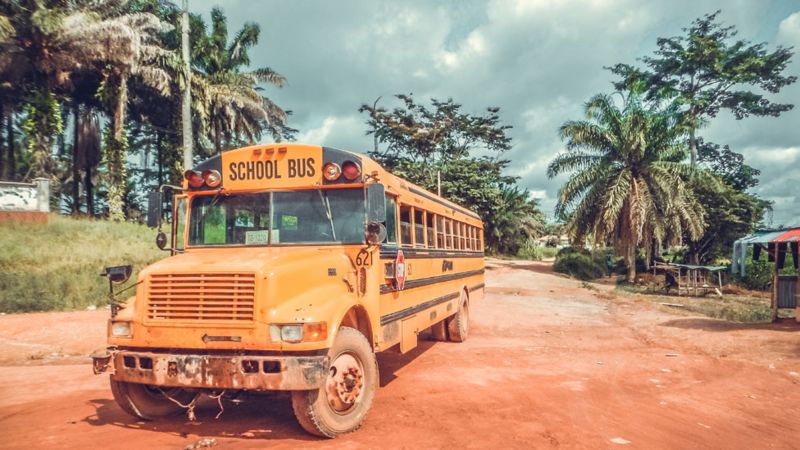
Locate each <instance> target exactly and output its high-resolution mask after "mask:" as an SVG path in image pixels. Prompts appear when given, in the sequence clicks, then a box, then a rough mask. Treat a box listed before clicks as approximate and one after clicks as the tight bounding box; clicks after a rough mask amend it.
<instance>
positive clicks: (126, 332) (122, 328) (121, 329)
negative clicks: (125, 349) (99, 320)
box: [111, 321, 133, 338]
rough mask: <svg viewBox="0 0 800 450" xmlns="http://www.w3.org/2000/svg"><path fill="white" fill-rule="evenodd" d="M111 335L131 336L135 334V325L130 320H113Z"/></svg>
mask: <svg viewBox="0 0 800 450" xmlns="http://www.w3.org/2000/svg"><path fill="white" fill-rule="evenodd" d="M111 336H112V337H122V338H129V337H132V336H133V326H132V325H131V323H130V322H123V321H115V322H111Z"/></svg>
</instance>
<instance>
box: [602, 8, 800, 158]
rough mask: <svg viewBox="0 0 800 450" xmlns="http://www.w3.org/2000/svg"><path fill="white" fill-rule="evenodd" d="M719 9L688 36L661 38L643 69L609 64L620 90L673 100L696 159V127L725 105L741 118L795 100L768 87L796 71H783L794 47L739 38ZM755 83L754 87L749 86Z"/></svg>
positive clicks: (790, 79) (776, 111) (788, 80)
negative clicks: (781, 99)
mask: <svg viewBox="0 0 800 450" xmlns="http://www.w3.org/2000/svg"><path fill="white" fill-rule="evenodd" d="M719 14H720V11H716V12H714V13H713V14H706V15H704V16H703V17H701V18H698V19H695V20H694V22H692V25H691V26H690V27H689V28H684V29H683V31H684V32H685V33H686V34H685V35H684V36H676V37H671V38H659V39H658V40H657V45H658V50H656V51H655V56H653V57H649V56H648V57H644V58H642V59H641V61H642V62H643V63H644V65H645V66H646V67H647V68H646V69H639V68H636V67H633V66H631V65H628V64H617V65H615V66H613V67H610V68H609V69H610V70H611V71H612V72H613V73H614V74H616V75H618V76H619V77H620V81H618V82H617V83H615V85H616V87H617V89H618V90H627V89H631V88H633V89H644V90H645V91H646V92H647V97H648V98H649V99H653V100H657V101H668V102H674V104H676V105H678V106H679V107H680V110H681V114H682V122H683V123H684V124H685V125H686V126H687V127H689V129H690V131H691V135H690V148H691V151H692V162H693V163H694V162H695V160H696V146H695V142H694V132H695V131H696V130H697V129H699V128H700V127H701V126H702V125H703V124H704V123H706V122H707V121H708V120H709V119H711V118H714V117H716V115H717V113H718V112H719V111H720V109H723V108H725V109H729V110H730V111H731V112H732V113H733V115H734V116H735V117H736V118H737V119H742V118H744V117H747V116H749V115H755V116H778V115H780V114H781V113H782V112H785V111H788V110H790V109H791V108H792V107H793V105H791V104H781V103H774V102H771V101H770V100H768V99H767V98H766V97H765V95H763V94H762V93H763V92H768V93H773V94H774V93H778V92H779V91H780V90H781V89H782V88H783V87H785V86H787V85H789V84H792V83H794V82H795V81H796V80H797V77H796V76H794V75H789V76H787V75H783V72H784V71H785V70H786V68H787V67H788V64H789V62H790V60H791V58H792V55H793V52H792V49H791V48H783V47H780V46H779V47H778V48H777V49H776V50H774V51H772V52H769V51H768V50H767V48H766V44H765V43H760V44H753V43H751V42H749V41H746V40H743V39H735V38H736V34H737V31H736V29H735V27H733V26H728V27H726V26H723V25H722V24H721V23H720V22H719V21H718V19H717V16H718V15H719ZM747 86H751V87H753V88H756V89H755V90H754V91H748V90H744V89H743V88H744V87H747Z"/></svg>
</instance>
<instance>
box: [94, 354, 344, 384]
mask: <svg viewBox="0 0 800 450" xmlns="http://www.w3.org/2000/svg"><path fill="white" fill-rule="evenodd" d="M92 359H93V361H94V372H95V373H96V374H100V373H103V372H109V373H110V374H111V378H112V379H114V380H115V381H126V382H130V383H140V384H151V385H156V386H169V387H182V388H208V389H249V390H258V391H267V390H284V391H294V390H309V389H318V388H319V387H320V386H321V385H322V384H323V383H324V382H325V378H326V376H327V374H328V367H329V361H328V357H327V356H252V355H185V354H170V353H159V352H143V351H131V350H116V349H113V348H112V349H108V350H106V351H105V352H100V353H96V354H94V355H92Z"/></svg>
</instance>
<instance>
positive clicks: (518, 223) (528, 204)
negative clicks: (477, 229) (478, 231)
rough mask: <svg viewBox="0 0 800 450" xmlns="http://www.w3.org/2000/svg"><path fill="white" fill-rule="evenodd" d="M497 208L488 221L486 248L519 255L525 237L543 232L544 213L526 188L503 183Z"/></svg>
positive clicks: (531, 236) (526, 238) (528, 237)
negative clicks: (522, 188) (521, 188)
mask: <svg viewBox="0 0 800 450" xmlns="http://www.w3.org/2000/svg"><path fill="white" fill-rule="evenodd" d="M499 193H500V195H499V199H498V201H497V202H496V203H495V205H496V207H495V208H494V209H493V210H492V211H491V214H490V217H488V218H487V220H486V230H485V233H486V241H487V247H489V248H490V249H492V251H494V252H498V253H505V254H516V252H517V250H518V249H519V246H520V245H521V244H522V243H524V242H525V241H526V240H528V239H530V238H533V237H536V236H539V235H541V234H542V232H543V231H544V226H545V220H544V215H543V214H542V212H541V211H539V207H538V205H537V204H536V200H534V199H531V198H529V193H528V191H527V190H520V189H519V188H518V187H516V186H513V187H512V186H502V187H501V189H500V192H499Z"/></svg>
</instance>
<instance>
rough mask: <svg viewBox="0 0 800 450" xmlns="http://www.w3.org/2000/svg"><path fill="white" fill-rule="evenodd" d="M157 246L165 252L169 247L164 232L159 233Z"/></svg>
mask: <svg viewBox="0 0 800 450" xmlns="http://www.w3.org/2000/svg"><path fill="white" fill-rule="evenodd" d="M156 246H157V247H158V249H159V250H164V248H166V247H167V235H166V234H164V232H163V231H159V232H158V234H157V235H156Z"/></svg>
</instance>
